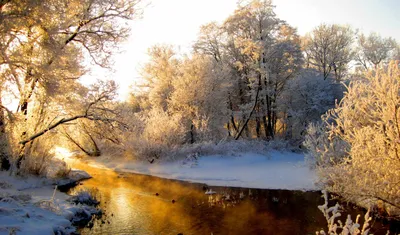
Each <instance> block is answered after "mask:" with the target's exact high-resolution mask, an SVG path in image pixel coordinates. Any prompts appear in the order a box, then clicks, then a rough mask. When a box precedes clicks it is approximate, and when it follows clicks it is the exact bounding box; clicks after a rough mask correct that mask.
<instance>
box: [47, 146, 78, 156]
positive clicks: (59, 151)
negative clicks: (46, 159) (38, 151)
mask: <svg viewBox="0 0 400 235" xmlns="http://www.w3.org/2000/svg"><path fill="white" fill-rule="evenodd" d="M51 153H52V154H54V157H55V158H58V159H66V158H71V157H72V155H73V153H72V152H71V151H69V149H67V148H64V147H60V146H56V147H54V148H53V150H52V151H51Z"/></svg>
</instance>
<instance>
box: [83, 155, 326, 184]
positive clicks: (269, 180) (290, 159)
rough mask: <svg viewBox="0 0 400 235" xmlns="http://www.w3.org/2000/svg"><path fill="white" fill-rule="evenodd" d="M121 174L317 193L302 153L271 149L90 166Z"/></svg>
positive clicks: (313, 179) (100, 163)
mask: <svg viewBox="0 0 400 235" xmlns="http://www.w3.org/2000/svg"><path fill="white" fill-rule="evenodd" d="M89 164H90V165H92V166H95V167H106V168H111V169H114V170H116V171H120V172H132V173H139V174H146V175H153V176H158V177H162V178H168V179H177V180H184V181H190V182H197V183H205V184H208V185H212V186H232V187H245V188H263V189H288V190H318V188H317V187H316V185H315V184H314V182H315V181H316V178H317V177H316V174H315V172H314V171H313V170H310V169H309V167H308V165H307V164H306V163H305V160H304V154H301V153H293V152H289V151H277V150H271V151H269V152H268V153H266V154H260V153H251V152H249V153H237V154H235V156H224V155H210V156H201V157H197V158H195V159H194V158H193V157H192V158H188V159H185V160H181V161H174V162H160V161H159V162H157V161H155V163H153V164H150V163H147V162H139V161H132V160H125V161H122V160H121V159H115V158H114V159H111V158H110V159H108V160H106V159H103V160H100V161H98V160H97V161H96V162H91V163H89Z"/></svg>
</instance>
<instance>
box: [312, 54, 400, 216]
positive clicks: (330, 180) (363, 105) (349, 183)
mask: <svg viewBox="0 0 400 235" xmlns="http://www.w3.org/2000/svg"><path fill="white" fill-rule="evenodd" d="M324 121H325V128H326V130H327V132H326V134H324V133H323V135H325V136H326V138H325V141H326V144H323V145H320V144H318V142H315V143H314V144H313V146H312V149H313V151H314V154H315V155H316V158H317V159H321V158H323V157H325V156H335V154H334V155H330V154H327V153H329V152H331V153H332V148H331V147H334V148H335V147H338V145H337V144H345V145H347V146H348V147H347V148H346V151H345V153H344V154H343V155H342V156H341V157H342V158H341V159H340V158H339V159H326V160H324V162H327V163H328V164H322V165H321V168H320V172H321V176H322V178H323V182H324V183H325V186H326V187H327V189H328V190H330V191H332V192H336V193H339V194H341V195H343V196H344V197H345V198H347V199H349V200H352V201H355V202H357V203H361V204H367V205H368V204H372V205H375V206H378V207H380V209H382V210H386V211H387V212H388V213H389V214H399V213H400V192H399V190H398V189H399V187H398V184H399V182H400V141H399V140H400V68H399V64H398V62H394V61H392V62H390V64H389V66H388V67H387V68H378V69H377V70H374V71H369V72H368V73H367V74H366V76H365V78H364V79H362V80H359V81H354V82H352V83H351V84H350V85H349V87H348V90H347V92H346V94H345V96H344V98H343V100H342V101H341V102H340V103H339V104H338V105H337V106H336V107H335V108H334V109H332V110H330V111H329V112H328V113H327V115H326V116H325V118H324ZM336 156H337V154H336ZM332 160H333V161H332Z"/></svg>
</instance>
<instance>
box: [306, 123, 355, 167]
mask: <svg viewBox="0 0 400 235" xmlns="http://www.w3.org/2000/svg"><path fill="white" fill-rule="evenodd" d="M303 145H304V146H305V147H306V148H307V149H308V152H307V153H306V161H307V162H308V163H309V164H310V166H311V167H316V166H320V167H326V166H332V165H334V164H337V163H340V162H343V161H344V159H346V157H347V156H348V154H347V150H348V149H349V145H348V144H347V143H346V142H345V141H343V140H342V139H340V138H337V137H331V138H330V137H329V135H328V133H327V128H326V126H325V125H324V123H322V122H317V123H310V124H309V125H308V127H307V135H306V136H305V140H304V142H303Z"/></svg>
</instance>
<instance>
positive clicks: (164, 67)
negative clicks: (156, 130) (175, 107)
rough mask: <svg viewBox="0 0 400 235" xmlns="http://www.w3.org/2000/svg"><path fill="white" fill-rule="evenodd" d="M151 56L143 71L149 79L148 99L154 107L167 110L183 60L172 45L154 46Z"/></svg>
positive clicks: (147, 79)
mask: <svg viewBox="0 0 400 235" xmlns="http://www.w3.org/2000/svg"><path fill="white" fill-rule="evenodd" d="M149 56H150V61H149V62H148V63H147V64H146V65H145V66H144V68H143V71H142V76H143V78H144V79H145V80H146V81H147V83H146V86H147V87H148V91H147V92H148V99H149V102H150V104H151V106H152V107H154V108H156V109H162V110H164V111H167V110H168V108H169V107H168V100H169V99H170V97H171V94H172V92H173V91H174V87H173V85H172V82H173V80H174V79H178V77H180V66H181V61H180V60H179V59H178V58H177V55H176V53H175V51H174V49H173V47H172V46H171V45H156V46H153V47H152V48H150V49H149Z"/></svg>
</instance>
